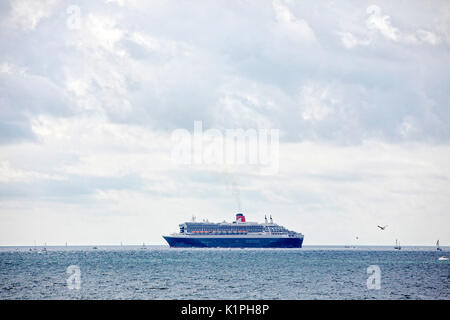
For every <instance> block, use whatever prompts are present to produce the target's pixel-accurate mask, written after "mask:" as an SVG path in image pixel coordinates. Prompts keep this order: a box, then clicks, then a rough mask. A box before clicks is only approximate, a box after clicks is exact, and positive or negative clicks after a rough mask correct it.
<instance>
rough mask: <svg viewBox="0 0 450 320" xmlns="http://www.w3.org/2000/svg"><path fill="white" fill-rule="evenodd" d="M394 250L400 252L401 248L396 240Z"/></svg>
mask: <svg viewBox="0 0 450 320" xmlns="http://www.w3.org/2000/svg"><path fill="white" fill-rule="evenodd" d="M394 249H395V250H402V247H401V246H400V241H398V242H397V239H395V247H394Z"/></svg>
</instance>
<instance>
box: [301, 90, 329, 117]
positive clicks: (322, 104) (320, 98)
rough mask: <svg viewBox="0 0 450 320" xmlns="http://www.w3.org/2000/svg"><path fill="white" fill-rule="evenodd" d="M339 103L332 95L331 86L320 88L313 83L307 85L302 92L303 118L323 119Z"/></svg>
mask: <svg viewBox="0 0 450 320" xmlns="http://www.w3.org/2000/svg"><path fill="white" fill-rule="evenodd" d="M336 103H337V101H336V99H335V98H333V97H331V96H330V91H329V88H320V87H317V86H314V85H311V84H308V85H305V86H304V87H303V88H302V89H301V92H300V106H301V110H302V118H303V119H304V120H306V121H312V122H314V121H321V120H323V119H324V118H325V117H327V116H328V115H330V114H331V113H333V107H334V105H335V104H336Z"/></svg>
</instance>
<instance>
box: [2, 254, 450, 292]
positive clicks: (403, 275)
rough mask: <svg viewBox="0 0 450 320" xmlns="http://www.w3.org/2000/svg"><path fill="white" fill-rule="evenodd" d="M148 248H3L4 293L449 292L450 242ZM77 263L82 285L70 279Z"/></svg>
mask: <svg viewBox="0 0 450 320" xmlns="http://www.w3.org/2000/svg"><path fill="white" fill-rule="evenodd" d="M145 248H146V249H143V248H140V247H138V246H134V247H133V246H123V247H122V246H118V247H113V246H110V247H107V246H105V247H102V246H99V247H98V249H93V248H92V247H70V246H69V247H47V252H41V251H39V249H35V248H29V247H1V248H0V299H283V300H284V299H446V300H448V299H449V298H450V294H449V283H450V273H449V271H450V269H449V267H450V263H449V261H439V260H438V258H439V257H440V256H448V255H449V251H448V250H447V249H444V251H443V252H436V251H435V250H433V248H426V247H414V248H405V249H403V250H401V251H396V250H392V248H387V247H386V248H383V247H359V248H343V247H305V248H302V249H176V248H168V247H165V246H147V247H145ZM30 249H31V251H30ZM446 250H447V251H446ZM71 265H75V266H78V267H79V270H80V280H81V282H80V288H79V289H76V288H74V289H70V286H69V285H68V283H67V279H68V278H69V277H70V274H68V273H67V272H66V270H67V268H68V267H69V266H71ZM371 265H377V266H378V267H379V270H380V271H381V274H380V278H379V279H380V289H378V290H377V289H368V287H367V279H368V278H369V277H370V276H371V274H369V273H367V268H368V267H369V266H371Z"/></svg>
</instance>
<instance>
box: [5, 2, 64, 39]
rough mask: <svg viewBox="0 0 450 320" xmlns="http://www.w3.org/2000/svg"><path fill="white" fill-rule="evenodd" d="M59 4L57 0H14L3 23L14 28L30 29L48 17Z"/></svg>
mask: <svg viewBox="0 0 450 320" xmlns="http://www.w3.org/2000/svg"><path fill="white" fill-rule="evenodd" d="M58 4H59V1H58V0H44V1H31V2H30V1H26V0H14V1H12V2H11V10H10V13H9V16H8V18H7V19H6V21H5V23H6V25H8V26H11V27H14V28H21V29H23V30H26V31H30V30H33V29H35V28H36V26H37V25H38V24H39V23H40V22H41V21H42V20H43V19H46V18H48V17H50V16H51V15H52V14H53V12H54V10H55V9H56V8H57V6H58Z"/></svg>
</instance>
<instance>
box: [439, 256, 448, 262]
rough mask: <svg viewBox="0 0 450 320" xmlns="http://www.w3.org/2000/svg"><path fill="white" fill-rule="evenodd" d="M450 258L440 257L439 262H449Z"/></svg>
mask: <svg viewBox="0 0 450 320" xmlns="http://www.w3.org/2000/svg"><path fill="white" fill-rule="evenodd" d="M449 259H450V258H448V257H439V259H438V260H439V261H448V260H449Z"/></svg>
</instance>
